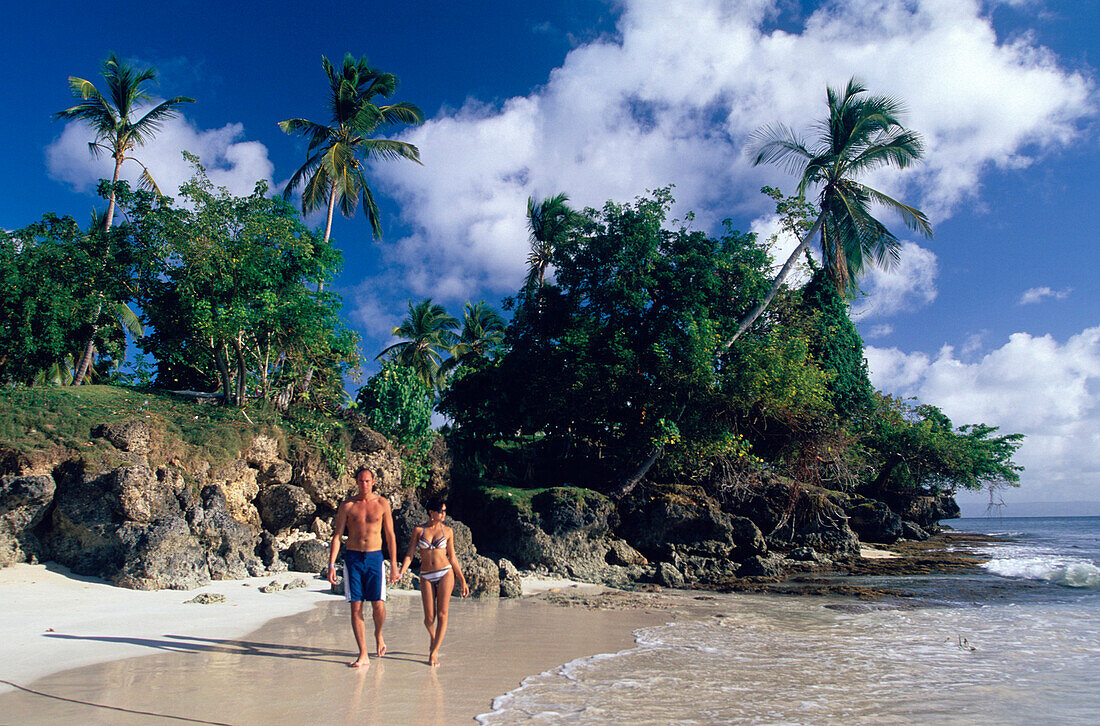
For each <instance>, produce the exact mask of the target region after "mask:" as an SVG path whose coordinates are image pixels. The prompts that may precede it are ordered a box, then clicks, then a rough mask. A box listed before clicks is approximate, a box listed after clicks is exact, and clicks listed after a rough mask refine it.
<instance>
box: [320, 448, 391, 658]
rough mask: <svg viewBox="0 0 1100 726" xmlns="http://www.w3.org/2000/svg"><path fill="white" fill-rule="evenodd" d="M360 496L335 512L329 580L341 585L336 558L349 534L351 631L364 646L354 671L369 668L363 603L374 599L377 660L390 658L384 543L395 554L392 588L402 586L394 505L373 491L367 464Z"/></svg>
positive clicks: (347, 579)
mask: <svg viewBox="0 0 1100 726" xmlns="http://www.w3.org/2000/svg"><path fill="white" fill-rule="evenodd" d="M355 482H356V483H357V484H358V485H359V493H358V494H356V495H355V496H353V497H351V498H349V499H346V500H344V502H343V503H341V504H340V508H339V509H337V510H336V521H335V522H334V523H333V525H332V530H333V532H332V547H331V548H330V549H329V558H328V581H329V582H330V583H332V584H333V585H335V584H336V556H337V555H338V554H340V537H341V535H343V534H344V530H345V529H346V530H347V535H348V542H347V548H346V549H345V551H344V598H345V599H346V600H347V601H348V602H349V603H351V632H352V633H354V634H355V642H356V644H357V645H358V646H359V657H358V658H357V659H356V660H354V661H352V662H351V663H348V667H349V668H360V667H362V666H367V665H370V662H369V659H368V658H367V633H366V624H365V623H364V622H363V601H364V600H369V601H370V604H371V611H372V613H371V614H372V615H373V616H374V642H375V646H376V648H377V653H378V657H382V656H384V655H385V654H386V643H385V641H384V640H382V624H383V623H385V622H386V582H385V579H384V578H385V575H384V573H383V568H382V540H383V538H384V539H385V540H386V549H387V550H389V555H390V574H389V578H388V579H389V584H391V585H392V584H393V583H395V582H397V572H398V570H397V542H396V541H395V540H394V534H393V513H392V511H391V510H390V502H389V500H388V499H386V498H385V497H383V496H381V495H378V494H375V493H374V474H373V473H372V472H371V470H370V469H368V468H366V467H365V466H363V467H359V470H358V471H356V472H355Z"/></svg>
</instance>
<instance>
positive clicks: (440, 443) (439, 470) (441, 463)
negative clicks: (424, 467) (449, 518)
mask: <svg viewBox="0 0 1100 726" xmlns="http://www.w3.org/2000/svg"><path fill="white" fill-rule="evenodd" d="M450 487H451V454H450V452H449V451H448V450H447V442H446V440H445V439H444V438H443V437H442V436H439V435H434V436H433V437H432V448H431V449H430V450H429V451H428V483H427V487H426V493H427V494H428V496H431V495H433V494H440V493H442V492H445V491H447V490H448V489H450Z"/></svg>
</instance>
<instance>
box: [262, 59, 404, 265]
mask: <svg viewBox="0 0 1100 726" xmlns="http://www.w3.org/2000/svg"><path fill="white" fill-rule="evenodd" d="M321 65H322V67H323V68H324V70H325V75H327V76H328V82H329V89H330V91H331V97H330V98H329V110H330V111H331V112H332V119H331V122H330V124H329V125H325V124H321V123H317V122H315V121H308V120H306V119H303V118H292V119H288V120H286V121H280V122H279V128H281V129H282V130H283V131H285V132H286V133H288V134H298V135H300V136H304V137H307V138H308V139H309V148H308V150H307V151H306V161H305V163H304V164H302V166H301V168H300V169H298V171H296V172H294V176H292V177H291V178H290V182H289V183H287V185H286V189H285V191H284V192H283V194H284V196H285V197H287V198H289V197H290V194H291V192H293V191H294V189H295V188H296V187H298V186H299V185H300V184H302V183H303V182H304V184H305V186H304V187H303V189H302V212H303V214H309V213H310V212H312V211H314V210H315V209H318V208H320V206H321V204H327V205H328V214H327V216H326V218H325V243H326V244H327V243H328V240H329V236H330V235H331V233H332V214H333V211H334V210H335V209H336V203H337V201H339V203H340V212H341V213H342V214H343V215H344V216H345V217H352V216H354V215H355V209H356V207H357V206H358V205H359V199H360V197H361V198H362V201H363V212H364V214H366V216H367V219H368V221H369V222H370V225H371V231H372V233H373V235H374V238H375V239H380V238H381V237H382V225H381V223H380V221H379V212H378V205H377V204H375V201H374V194H373V193H372V192H371V190H370V187H369V186H368V185H367V179H366V175H365V174H364V163H365V162H366V161H367V160H370V159H409V160H410V161H415V162H416V163H418V164H419V163H420V151H419V150H418V149H417V148H416V147H415V146H413V145H412V144H407V143H405V142H403V141H393V140H390V139H375V138H371V136H370V135H371V134H373V133H375V132H377V131H378V130H379V129H381V128H382V127H384V126H390V125H393V124H414V125H415V124H420V123H423V122H424V115H423V113H421V111H420V109H419V108H417V107H416V106H414V105H412V104H411V103H395V104H392V105H389V106H377V105H375V103H374V102H373V100H372V99H374V98H375V97H379V96H380V97H382V98H389V97H390V96H391V95H392V94H393V92H394V91H395V90H396V89H397V77H396V76H395V75H393V74H392V73H383V72H381V71H379V70H377V69H376V68H372V67H371V66H370V65H369V64H368V63H367V59H366V58H365V57H363V58H360V59H359V60H355V59H354V58H352V56H351V54H350V53H348V54H347V55H345V56H344V63H343V66H342V67H341V68H339V69H337V68H335V67H334V66H333V65H332V63H330V62H329V60H328V58H326V57H324V56H321Z"/></svg>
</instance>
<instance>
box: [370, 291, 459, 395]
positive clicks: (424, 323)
mask: <svg viewBox="0 0 1100 726" xmlns="http://www.w3.org/2000/svg"><path fill="white" fill-rule="evenodd" d="M457 327H458V321H457V320H455V319H454V318H453V317H451V316H450V315H449V314H447V311H446V310H445V309H444V308H443V306H442V305H433V304H432V299H431V298H428V299H426V300H421V301H420V302H418V303H417V304H416V305H413V302H412V300H409V317H407V318H405V320H404V321H402V323H401V325H398V326H397V327H395V328H394V329H393V330H392V331H391V333H392V335H394V336H396V337H399V338H403V340H402V341H401V342H400V343H394V344H393V345H391V346H389V347H388V348H386V349H385V350H383V351H382V352H381V353H379V354H378V356H377V357H378V358H382V357H383V356H386V355H389V356H390V357H391V358H392V359H393V360H395V361H396V362H397V363H399V364H400V365H405V366H410V367H411V368H412V369H413V370H415V371H416V373H417V375H418V376H420V379H421V380H422V381H424V382H425V383H427V384H428V385H429V386H432V387H435V388H438V387H439V385H440V383H441V382H442V372H441V366H442V364H443V353H445V352H446V351H448V350H450V349H451V347H452V346H454V343H455V333H454V331H455V329H456V328H457Z"/></svg>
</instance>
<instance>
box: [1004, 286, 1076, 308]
mask: <svg viewBox="0 0 1100 726" xmlns="http://www.w3.org/2000/svg"><path fill="white" fill-rule="evenodd" d="M1071 292H1073V288H1072V287H1067V288H1065V289H1064V290H1052V289H1051V288H1049V287H1046V286H1043V287H1032V288H1029V289H1027V290H1024V294H1023V295H1021V296H1020V301H1019V303H1017V304H1018V305H1032V304H1034V303H1040V302H1042V301H1043V300H1045V299H1046V298H1048V297H1050V298H1054V299H1055V300H1065V299H1066V298H1067V297H1069V294H1070V293H1071Z"/></svg>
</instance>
